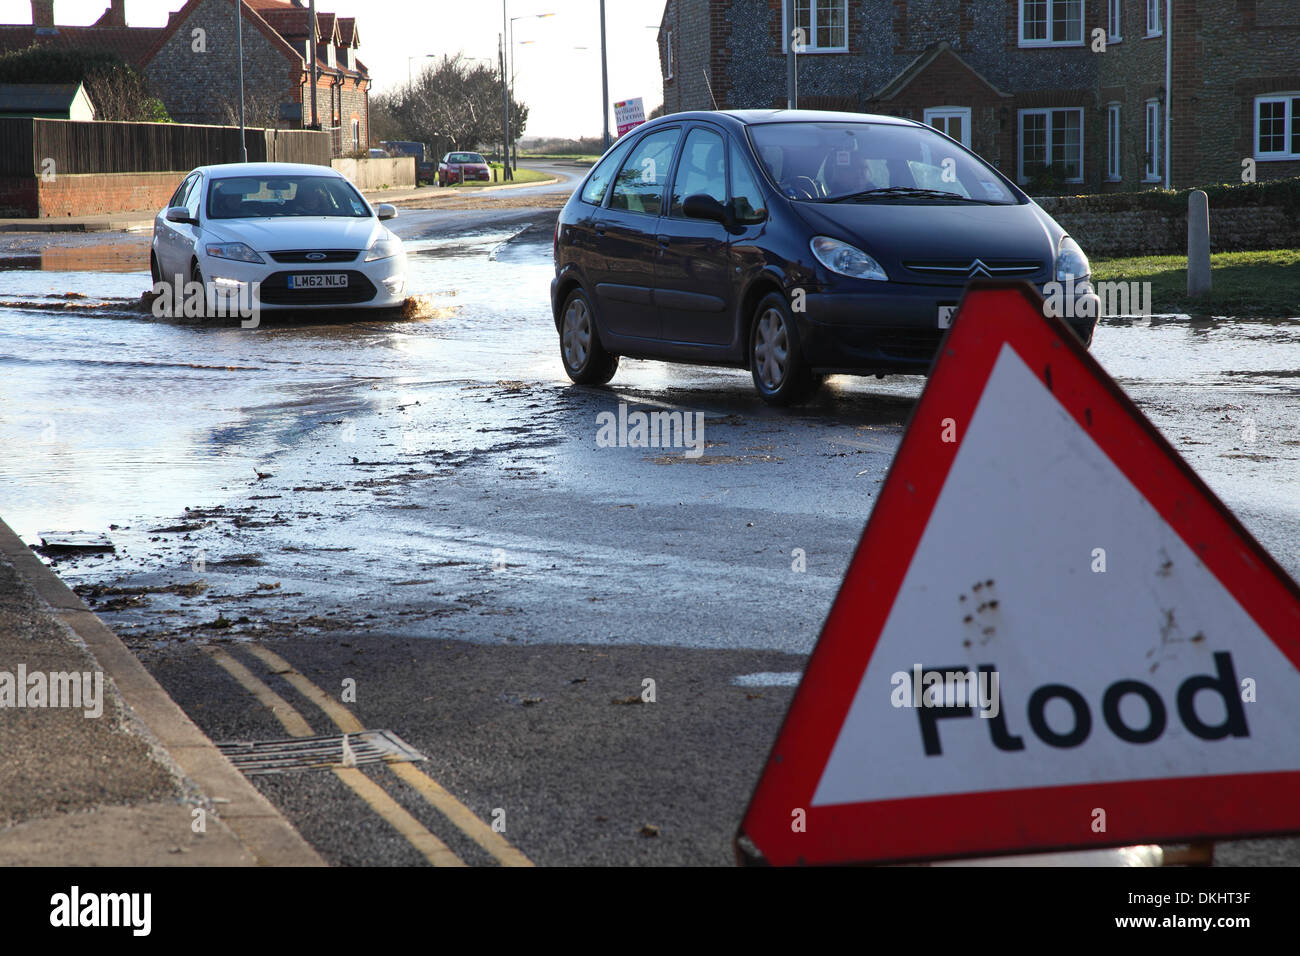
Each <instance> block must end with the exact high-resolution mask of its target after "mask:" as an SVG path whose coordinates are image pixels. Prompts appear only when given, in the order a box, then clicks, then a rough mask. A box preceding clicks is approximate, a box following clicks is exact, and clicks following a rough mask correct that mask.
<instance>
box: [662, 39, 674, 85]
mask: <svg viewBox="0 0 1300 956" xmlns="http://www.w3.org/2000/svg"><path fill="white" fill-rule="evenodd" d="M664 50H665V54H664V66H665V71H664V79H665V80H671V79H672V78H673V31H672V30H668V31H667V32H666V33H665V34H664Z"/></svg>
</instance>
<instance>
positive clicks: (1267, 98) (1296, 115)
mask: <svg viewBox="0 0 1300 956" xmlns="http://www.w3.org/2000/svg"><path fill="white" fill-rule="evenodd" d="M1297 99H1300V92H1295V93H1266V94H1264V95H1263V96H1257V97H1255V107H1254V109H1255V138H1254V148H1253V150H1252V153H1253V155H1254V157H1255V160H1256V162H1261V163H1274V162H1285V161H1286V160H1296V159H1300V153H1298V152H1295V151H1294V150H1293V149H1291V144H1292V142H1294V137H1293V136H1292V131H1293V130H1294V129H1295V128H1296V125H1297V124H1300V110H1297V109H1296V108H1295V107H1294V106H1292V105H1291V103H1292V101H1293V100H1297ZM1264 103H1281V104H1282V106H1283V114H1282V117H1283V123H1282V141H1283V143H1284V145H1285V149H1283V150H1282V152H1280V153H1279V152H1267V153H1266V152H1263V151H1261V150H1260V148H1259V108H1260V106H1261V105H1262V104H1264Z"/></svg>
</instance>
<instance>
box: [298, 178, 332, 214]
mask: <svg viewBox="0 0 1300 956" xmlns="http://www.w3.org/2000/svg"><path fill="white" fill-rule="evenodd" d="M332 206H333V203H331V202H330V198H329V194H328V193H327V192H326V191H325V187H324V186H321V185H319V184H317V183H311V184H309V185H307V186H304V187H303V188H301V189H300V190H298V195H297V197H296V198H295V200H294V208H295V210H296V211H297V213H298V215H300V216H328V215H329V214H330V212H331V208H332Z"/></svg>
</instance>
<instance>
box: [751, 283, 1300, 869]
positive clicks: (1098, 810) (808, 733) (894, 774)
mask: <svg viewBox="0 0 1300 956" xmlns="http://www.w3.org/2000/svg"><path fill="white" fill-rule="evenodd" d="M792 819H794V820H796V821H797V822H798V826H797V827H793V828H792V824H791V820H792ZM1297 832H1300V587H1298V586H1297V585H1296V583H1295V582H1294V581H1293V580H1291V578H1290V577H1289V576H1288V575H1287V573H1286V572H1285V571H1284V570H1283V569H1282V568H1281V567H1279V566H1278V565H1277V562H1276V561H1274V560H1273V559H1272V557H1271V556H1270V555H1269V554H1268V552H1267V551H1265V550H1264V549H1263V548H1262V547H1261V546H1260V545H1259V543H1258V542H1256V541H1255V540H1254V539H1253V538H1252V537H1251V535H1250V533H1249V532H1248V531H1247V530H1246V529H1245V528H1243V527H1242V526H1241V524H1240V522H1238V521H1237V520H1236V519H1235V518H1234V517H1233V515H1232V513H1231V512H1230V511H1229V510H1228V508H1227V507H1226V506H1224V504H1223V503H1222V502H1221V501H1219V500H1218V499H1217V498H1216V497H1215V496H1214V493H1213V492H1212V491H1211V490H1210V489H1209V488H1207V487H1206V486H1205V484H1204V483H1203V482H1201V481H1200V480H1199V479H1198V478H1197V477H1196V475H1195V473H1194V472H1193V471H1192V470H1191V468H1189V467H1188V465H1187V463H1186V462H1184V461H1183V460H1182V459H1181V458H1180V456H1179V455H1178V452H1177V451H1176V450H1175V449H1174V448H1173V447H1171V446H1170V445H1169V443H1168V442H1167V441H1166V440H1165V439H1164V437H1163V436H1162V435H1161V434H1160V433H1159V432H1158V431H1157V430H1156V429H1155V428H1154V427H1153V426H1152V425H1151V423H1150V422H1149V421H1147V420H1146V418H1145V417H1144V416H1143V415H1142V413H1141V411H1139V410H1138V408H1137V407H1136V406H1135V405H1134V404H1133V403H1132V402H1131V401H1130V400H1129V399H1128V398H1127V397H1126V396H1125V395H1124V393H1123V391H1122V390H1121V389H1120V387H1119V386H1118V385H1117V384H1116V383H1115V382H1114V381H1113V380H1112V379H1111V378H1110V377H1109V376H1108V375H1107V374H1106V372H1105V370H1104V369H1102V368H1101V367H1100V366H1099V365H1098V364H1097V363H1096V361H1095V360H1094V359H1093V358H1092V357H1090V356H1089V355H1088V353H1087V351H1086V348H1085V347H1084V345H1083V344H1082V343H1081V342H1080V341H1079V337H1078V336H1077V335H1076V334H1075V333H1074V332H1073V331H1072V330H1071V329H1070V328H1069V327H1068V326H1066V325H1065V323H1064V322H1062V321H1061V320H1060V319H1059V318H1057V317H1055V316H1054V315H1053V313H1052V312H1051V310H1050V309H1049V308H1048V306H1047V303H1045V302H1044V301H1043V299H1042V297H1041V296H1040V295H1038V293H1037V292H1036V291H1035V290H1034V289H1033V288H1032V287H1031V286H1029V285H1027V284H1025V283H1019V282H1001V283H994V282H985V283H979V282H977V283H972V284H971V285H969V286H968V287H967V288H966V291H965V293H964V294H963V297H962V302H961V305H960V307H959V309H958V312H957V316H956V317H955V318H954V319H953V321H952V324H951V328H950V329H949V330H948V332H947V333H946V334H945V335H944V338H943V341H942V343H941V344H940V347H939V352H938V356H937V357H936V359H935V362H934V365H933V366H932V367H931V369H930V372H929V380H928V381H927V383H926V387H925V390H924V392H923V393H922V394H921V398H920V399H919V401H918V402H917V405H916V408H915V410H914V411H913V413H912V417H911V420H910V422H909V423H908V426H907V431H906V433H905V434H904V435H903V440H902V442H901V443H900V445H899V448H898V452H897V454H896V455H895V457H894V461H893V464H892V465H891V467H890V470H889V475H888V477H887V478H886V479H885V482H884V484H883V485H882V486H881V489H880V491H879V493H878V495H877V496H876V504H875V507H874V508H873V509H872V512H871V517H870V519H869V520H868V522H867V526H866V529H865V530H864V531H863V534H862V540H861V542H860V543H859V546H858V550H857V551H856V552H855V553H854V556H853V560H852V561H851V562H850V564H849V568H848V570H847V571H846V573H845V575H844V584H843V586H842V587H841V588H840V591H839V594H837V595H836V598H835V602H834V604H832V606H831V609H830V612H829V613H828V614H827V616H826V624H825V625H824V627H823V628H822V633H821V637H820V638H819V639H818V641H817V646H816V647H815V648H814V649H813V653H812V656H811V657H810V658H809V660H808V664H807V666H806V668H805V669H804V674H803V678H802V680H801V681H800V684H799V689H798V690H797V691H796V693H795V696H794V699H793V700H792V701H791V703H790V709H789V711H788V712H787V714H786V718H785V721H784V723H783V724H782V726H781V730H780V732H779V733H778V734H777V739H776V743H775V744H774V745H773V748H772V752H771V754H770V755H769V756H768V759H767V762H766V764H765V765H764V768H763V773H762V776H761V777H760V778H759V782H758V784H757V786H756V787H755V789H754V794H753V796H752V797H751V799H750V803H749V807H748V808H747V809H746V811H745V816H744V818H743V819H742V821H741V825H740V828H739V829H738V831H737V840H736V849H737V854H738V856H739V857H741V858H745V859H748V858H754V857H761V858H762V859H763V860H764V861H765V862H767V863H770V864H772V865H777V866H788V865H808V864H819V863H882V862H897V861H902V860H937V859H945V858H947V859H951V858H956V857H978V856H987V855H989V854H999V853H1015V852H1019V853H1025V852H1032V851H1043V850H1073V849H1078V850H1089V849H1096V848H1099V847H1106V846H1127V845H1133V844H1139V843H1185V842H1190V841H1200V840H1218V839H1226V838H1230V837H1245V836H1269V835H1280V834H1289V833H1297Z"/></svg>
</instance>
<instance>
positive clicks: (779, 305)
mask: <svg viewBox="0 0 1300 956" xmlns="http://www.w3.org/2000/svg"><path fill="white" fill-rule="evenodd" d="M749 367H750V370H751V371H752V372H753V375H754V387H755V388H756V389H758V394H759V395H760V396H762V398H763V401H765V402H767V403H769V404H771V405H792V404H794V403H796V402H800V401H803V400H804V399H806V398H808V397H809V396H810V395H811V394H812V393H813V392H815V391H816V390H817V386H818V385H820V384H821V379H820V378H819V377H818V376H816V375H814V374H813V373H812V370H811V369H809V368H808V366H807V364H806V363H805V362H804V359H803V352H802V351H801V350H800V348H799V333H798V331H797V330H796V328H795V324H794V316H793V315H792V314H791V312H790V307H789V306H788V305H787V304H786V301H785V297H784V296H782V295H780V294H779V293H776V292H773V293H770V294H769V295H766V296H764V297H763V300H762V301H761V302H759V303H758V308H757V309H756V310H755V313H754V323H753V326H752V327H751V329H750V332H749Z"/></svg>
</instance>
